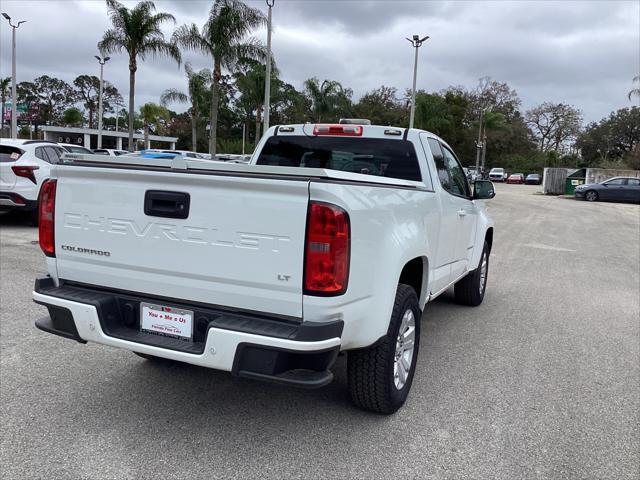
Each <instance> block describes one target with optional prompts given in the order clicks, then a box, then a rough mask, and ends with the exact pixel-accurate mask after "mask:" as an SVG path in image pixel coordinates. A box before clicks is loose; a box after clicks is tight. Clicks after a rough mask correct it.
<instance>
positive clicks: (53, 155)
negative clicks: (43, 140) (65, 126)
mask: <svg viewBox="0 0 640 480" xmlns="http://www.w3.org/2000/svg"><path fill="white" fill-rule="evenodd" d="M43 148H44V151H45V152H47V156H48V157H49V163H58V161H59V160H60V156H59V155H58V151H57V150H56V149H55V148H53V147H43Z"/></svg>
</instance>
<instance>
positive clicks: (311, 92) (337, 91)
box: [304, 77, 350, 122]
mask: <svg viewBox="0 0 640 480" xmlns="http://www.w3.org/2000/svg"><path fill="white" fill-rule="evenodd" d="M304 88H305V90H306V92H307V95H308V96H309V98H310V99H311V104H312V105H313V116H314V118H315V119H316V121H317V122H321V121H322V117H323V116H324V115H330V114H332V113H334V112H335V111H336V110H340V109H347V110H348V109H349V103H350V102H349V98H348V96H347V92H346V91H345V89H344V88H343V87H342V85H341V84H340V82H336V81H334V80H324V81H323V82H322V83H320V81H319V80H318V79H317V78H315V77H313V78H310V79H308V80H305V82H304Z"/></svg>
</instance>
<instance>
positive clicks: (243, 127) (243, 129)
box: [242, 122, 247, 160]
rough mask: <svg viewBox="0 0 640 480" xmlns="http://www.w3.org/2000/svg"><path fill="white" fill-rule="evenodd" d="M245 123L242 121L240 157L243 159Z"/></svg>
mask: <svg viewBox="0 0 640 480" xmlns="http://www.w3.org/2000/svg"><path fill="white" fill-rule="evenodd" d="M246 126H247V125H246V124H245V123H244V122H243V123H242V159H243V160H244V139H245V133H244V132H245V128H246Z"/></svg>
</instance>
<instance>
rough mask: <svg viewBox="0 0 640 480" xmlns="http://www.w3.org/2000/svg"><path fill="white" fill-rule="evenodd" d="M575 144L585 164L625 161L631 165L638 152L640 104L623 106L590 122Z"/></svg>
mask: <svg viewBox="0 0 640 480" xmlns="http://www.w3.org/2000/svg"><path fill="white" fill-rule="evenodd" d="M576 146H577V148H578V149H579V150H580V153H581V156H582V161H583V163H584V165H585V166H594V165H599V164H603V163H606V162H610V161H614V162H618V161H628V162H629V166H630V167H631V168H633V167H634V166H636V163H637V162H636V158H637V155H638V152H639V151H640V107H632V108H622V109H620V110H617V111H615V112H611V114H610V115H609V117H607V118H603V119H602V120H600V121H599V122H597V123H596V122H592V123H590V124H589V125H587V127H586V129H585V130H584V132H583V133H582V134H581V135H580V136H579V137H578V139H577V142H576Z"/></svg>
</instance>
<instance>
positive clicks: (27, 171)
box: [11, 165, 40, 184]
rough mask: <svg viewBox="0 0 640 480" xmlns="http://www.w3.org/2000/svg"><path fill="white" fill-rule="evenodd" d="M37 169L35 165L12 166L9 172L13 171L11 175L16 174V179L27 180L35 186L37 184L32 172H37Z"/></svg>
mask: <svg viewBox="0 0 640 480" xmlns="http://www.w3.org/2000/svg"><path fill="white" fill-rule="evenodd" d="M39 168H40V167H38V166H37V165H25V166H21V165H14V166H13V167H11V170H13V173H15V174H16V177H24V178H28V179H29V180H31V181H32V182H33V183H35V184H37V183H38V182H36V176H35V174H34V173H33V172H34V171H35V170H38V169H39Z"/></svg>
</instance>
